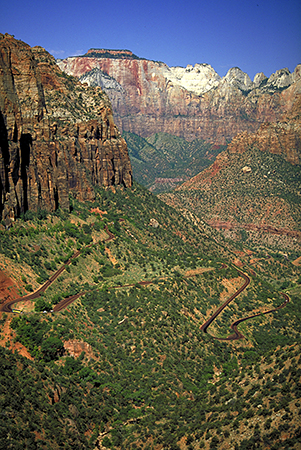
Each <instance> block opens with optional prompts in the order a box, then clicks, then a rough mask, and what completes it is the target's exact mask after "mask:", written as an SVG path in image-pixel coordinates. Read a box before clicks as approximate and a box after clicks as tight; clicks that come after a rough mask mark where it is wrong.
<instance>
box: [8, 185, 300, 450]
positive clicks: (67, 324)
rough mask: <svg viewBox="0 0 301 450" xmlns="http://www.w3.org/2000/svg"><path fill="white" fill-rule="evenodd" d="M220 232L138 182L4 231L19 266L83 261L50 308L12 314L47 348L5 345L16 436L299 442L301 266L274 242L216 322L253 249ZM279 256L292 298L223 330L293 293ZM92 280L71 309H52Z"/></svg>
mask: <svg viewBox="0 0 301 450" xmlns="http://www.w3.org/2000/svg"><path fill="white" fill-rule="evenodd" d="M96 207H97V208H99V211H100V213H98V212H91V209H93V208H96ZM194 219H195V220H194ZM107 228H108V229H109V230H110V232H112V233H113V234H114V235H115V238H114V239H113V240H110V241H108V240H106V239H107V238H108V235H107V233H106V229H107ZM217 235H218V233H217V232H215V231H214V230H211V229H209V228H208V227H206V225H205V224H202V223H201V222H200V221H199V220H197V219H196V218H195V217H194V218H193V216H192V219H191V220H187V219H185V218H184V217H183V216H181V215H180V214H179V213H177V212H176V211H175V210H174V209H172V208H171V207H169V206H167V205H166V204H164V203H162V202H161V201H160V200H159V199H158V198H157V197H156V196H153V195H151V194H150V193H149V192H148V191H147V190H146V189H144V188H142V187H140V186H139V185H137V184H134V187H133V189H131V190H124V189H121V188H120V189H116V190H114V191H113V190H110V189H107V190H105V189H98V190H97V191H96V200H95V202H94V203H86V204H82V203H79V202H78V201H77V200H75V199H72V211H71V213H62V212H58V213H57V214H48V216H47V217H44V218H39V217H38V216H35V215H33V216H32V217H31V218H30V219H28V220H26V221H25V220H18V221H16V223H15V225H14V227H12V228H11V229H10V230H5V231H0V244H1V248H0V252H1V257H2V260H3V261H4V263H3V264H6V267H5V266H4V270H6V271H8V270H11V271H12V270H13V269H14V270H15V273H12V272H11V275H12V276H13V275H14V274H15V275H16V278H17V275H18V274H19V273H22V274H23V276H22V277H21V276H19V278H18V279H19V280H20V283H23V284H24V285H25V284H31V285H32V286H33V287H34V288H36V287H38V286H39V285H38V282H37V278H38V277H41V275H43V273H44V271H45V273H46V275H45V278H47V279H48V278H49V277H50V276H51V275H52V274H53V273H54V271H55V270H57V269H58V268H59V267H61V266H62V264H63V263H65V262H66V261H69V264H68V265H67V266H66V269H65V270H64V271H63V272H62V273H61V274H60V276H59V277H58V278H57V279H56V280H55V281H54V283H53V284H52V285H51V286H50V287H49V288H48V289H47V290H46V292H45V293H44V294H43V296H42V297H40V298H39V299H36V300H35V311H34V310H33V309H32V311H31V312H28V313H23V314H20V315H14V316H13V318H12V315H11V314H6V315H4V314H3V313H1V314H2V317H1V318H0V319H1V322H0V326H1V328H0V330H1V335H0V338H1V339H3V341H2V342H8V345H7V347H9V346H11V347H12V348H13V346H14V345H18V349H19V351H21V350H22V349H24V347H25V348H26V350H27V351H28V352H29V354H30V355H31V356H32V357H33V358H34V360H33V361H31V360H29V359H26V358H24V357H22V356H20V355H18V353H17V352H15V353H12V351H11V350H10V349H9V348H2V347H0V414H1V419H2V420H1V421H0V448H16V449H18V448H20V449H21V448H28V449H50V448H51V449H62V448H63V449H66V450H69V449H95V448H96V447H97V445H98V447H99V448H101V446H100V444H101V445H102V446H103V447H105V448H111V449H112V450H113V449H115V450H117V449H118V450H121V449H129V450H131V449H138V448H140V449H145V450H146V449H148V450H150V449H159V448H161V449H163V448H164V449H181V450H192V449H196V450H197V449H201V448H206V449H213V448H220V449H221V450H223V449H226V448H229V447H232V448H236V449H238V450H243V449H249V448H265V446H266V447H267V446H268V447H270V448H274V449H276V448H280V447H281V446H282V448H284V447H286V448H289V447H290V448H293V449H295V450H296V449H297V445H298V440H299V435H300V426H299V416H298V404H299V398H300V390H299V385H298V381H299V379H300V369H298V367H299V365H300V345H299V342H300V331H301V330H300V326H301V325H300V324H301V308H300V304H299V303H300V302H298V297H299V296H300V292H301V288H300V276H301V274H300V269H299V268H298V267H297V266H293V265H292V264H291V262H290V260H289V259H285V258H277V257H276V256H277V255H276V254H272V255H271V258H264V257H262V255H261V254H260V251H258V254H255V255H253V257H258V258H262V259H261V267H262V271H261V272H259V273H258V274H257V275H256V277H254V278H253V279H252V281H251V284H250V285H249V286H248V288H247V289H246V290H245V291H244V292H243V293H242V294H241V295H240V296H239V297H237V298H236V299H235V300H234V301H233V302H232V303H230V305H229V306H228V307H227V308H226V309H225V310H224V311H223V313H222V314H221V315H220V316H218V318H217V319H216V320H215V321H214V323H213V324H212V325H211V326H210V327H209V330H208V334H204V333H203V332H202V331H201V330H200V327H201V325H202V324H203V323H204V322H205V320H207V319H208V318H209V317H210V315H211V314H212V313H213V312H214V311H215V309H216V308H217V307H218V306H219V305H220V304H221V302H223V301H225V299H226V298H228V297H229V296H230V295H231V294H232V293H233V292H234V291H236V290H237V289H238V287H240V286H241V285H242V283H243V279H242V278H241V277H240V276H239V274H238V272H237V270H236V268H235V266H233V264H232V262H233V260H234V259H235V257H236V252H237V251H238V248H237V247H235V245H234V244H233V243H230V242H228V241H225V242H223V244H221V243H220V242H219V241H218V239H217ZM92 243H93V245H91V244H92ZM77 250H80V253H79V254H78V256H77V257H75V258H73V259H71V260H70V258H71V256H72V255H74V253H75V252H76V251H77ZM12 268H13V269H12ZM249 269H250V266H249V264H248V260H246V263H245V266H244V269H243V270H244V271H245V272H247V273H249ZM203 270H206V271H203ZM275 271H276V274H278V275H280V273H281V274H282V275H281V276H282V277H283V278H284V279H283V281H281V284H282V283H283V282H284V281H285V280H287V281H288V283H289V284H287V285H285V287H286V289H288V290H289V292H290V297H291V301H290V302H289V303H288V305H287V306H286V307H285V308H283V309H281V310H279V311H277V312H275V313H272V314H270V315H261V316H259V317H257V318H255V319H252V320H250V321H247V322H245V323H242V324H241V325H240V326H239V329H240V331H241V332H242V333H243V334H244V335H245V337H246V339H245V340H241V341H232V342H231V341H219V340H217V339H212V337H211V336H210V335H214V336H219V337H227V336H229V334H231V330H230V324H231V323H232V322H233V321H234V320H236V319H238V318H241V317H246V316H248V315H252V314H253V313H254V311H255V312H258V311H259V312H260V311H261V312H263V311H266V310H269V309H272V308H274V307H277V306H279V305H280V304H281V303H282V302H283V298H282V296H281V295H280V293H279V286H280V285H279V283H278V278H277V276H278V275H275ZM193 274H194V275H193ZM191 275H193V276H191ZM147 280H152V283H151V284H149V285H145V286H143V285H141V284H139V282H141V281H147ZM39 281H40V280H39ZM125 285H128V286H127V287H124V286H125ZM77 292H85V295H82V296H81V297H79V298H78V299H77V300H76V301H74V302H73V303H72V304H70V305H69V306H68V307H67V308H66V309H64V310H63V311H62V312H60V313H55V312H49V313H43V311H45V310H46V311H47V309H49V308H51V307H53V305H55V304H57V303H58V302H59V301H60V300H61V299H62V298H64V297H68V296H69V295H72V294H74V293H77ZM9 321H10V329H11V330H12V332H13V334H12V335H11V336H10V335H5V334H4V329H5V327H6V325H7V324H8V323H9ZM9 339H10V341H9ZM4 345H5V344H4ZM22 346H24V347H22ZM72 355H75V356H72ZM299 406H300V405H299ZM97 440H98V442H99V444H97ZM279 446H280V447H279Z"/></svg>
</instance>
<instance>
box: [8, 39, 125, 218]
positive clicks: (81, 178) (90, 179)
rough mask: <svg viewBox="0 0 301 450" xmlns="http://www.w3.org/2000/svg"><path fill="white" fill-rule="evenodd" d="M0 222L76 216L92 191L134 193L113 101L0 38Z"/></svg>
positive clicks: (35, 51) (41, 54) (34, 52)
mask: <svg viewBox="0 0 301 450" xmlns="http://www.w3.org/2000/svg"><path fill="white" fill-rule="evenodd" d="M0 75H1V76H0V147H1V152H0V218H1V216H2V219H3V220H4V221H5V222H7V223H9V222H11V221H12V220H14V219H15V217H17V216H19V215H20V214H21V213H25V212H26V211H27V210H34V211H37V210H48V211H54V210H56V209H57V208H58V207H62V208H64V209H69V196H70V195H71V196H74V197H76V198H78V199H79V200H92V199H93V198H94V191H93V186H96V185H101V186H110V185H119V184H122V185H125V186H131V183H132V174H131V164H130V160H129V157H128V151H127V146H126V142H125V140H124V139H122V138H121V135H120V133H119V131H118V129H117V127H116V126H115V123H114V120H113V114H112V109H111V105H110V102H109V99H108V97H107V95H106V94H105V93H104V92H103V91H102V90H101V89H100V88H98V89H96V90H95V89H91V88H89V87H87V86H83V85H82V84H81V83H79V82H78V81H77V80H76V79H75V78H73V77H69V76H67V75H66V74H64V73H63V72H61V71H60V69H59V68H58V66H57V64H56V62H55V59H54V58H53V57H52V56H51V55H50V54H49V53H47V52H46V51H45V50H44V49H43V48H41V47H34V48H30V46H29V45H27V44H25V43H24V42H22V41H17V40H16V39H14V37H12V36H10V35H8V34H5V35H3V34H1V35H0Z"/></svg>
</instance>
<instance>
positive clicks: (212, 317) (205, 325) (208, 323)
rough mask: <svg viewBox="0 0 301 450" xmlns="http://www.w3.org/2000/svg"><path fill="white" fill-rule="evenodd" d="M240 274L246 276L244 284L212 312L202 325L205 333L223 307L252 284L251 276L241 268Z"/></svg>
mask: <svg viewBox="0 0 301 450" xmlns="http://www.w3.org/2000/svg"><path fill="white" fill-rule="evenodd" d="M238 273H239V275H240V276H241V277H242V278H244V280H245V281H244V284H243V285H242V286H241V287H240V288H239V289H238V290H237V291H236V292H234V294H232V295H231V297H229V298H228V299H227V300H226V301H225V302H224V303H223V304H222V305H221V306H220V307H219V308H218V309H217V310H216V311H215V313H214V314H212V316H211V317H210V318H209V319H208V320H207V321H206V322H205V323H204V324H203V325H202V326H201V330H202V331H204V333H207V328H208V327H209V325H210V324H211V323H212V322H213V321H214V319H216V317H217V316H218V315H219V314H220V313H221V312H222V311H223V309H225V308H226V306H228V305H229V303H230V302H232V300H233V299H234V298H235V297H237V296H238V295H239V294H240V293H241V292H242V291H243V290H245V289H246V287H247V286H248V285H249V284H250V281H251V280H250V278H249V277H248V276H247V275H246V274H244V273H243V272H241V271H240V270H238Z"/></svg>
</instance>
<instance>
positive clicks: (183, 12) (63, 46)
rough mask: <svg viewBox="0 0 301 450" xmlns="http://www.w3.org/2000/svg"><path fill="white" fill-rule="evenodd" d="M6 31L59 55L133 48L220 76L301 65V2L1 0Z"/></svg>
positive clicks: (147, 55) (172, 63) (149, 56)
mask: <svg viewBox="0 0 301 450" xmlns="http://www.w3.org/2000/svg"><path fill="white" fill-rule="evenodd" d="M0 32H1V33H9V34H13V35H15V37H16V38H17V39H21V40H22V41H24V42H26V43H28V44H29V45H31V46H35V45H41V46H42V47H44V48H46V50H48V51H49V52H50V53H51V54H53V55H54V56H55V57H56V58H64V57H67V56H72V55H76V54H83V53H85V52H86V51H87V50H88V49H89V48H91V47H93V48H111V49H129V50H132V51H133V53H135V54H137V55H138V56H141V57H145V58H147V59H153V60H158V61H164V62H165V63H166V64H168V65H169V66H183V67H185V66H186V65H187V64H192V65H194V64H195V63H208V64H211V65H212V67H213V68H214V69H215V70H216V71H217V72H218V73H219V75H221V76H224V75H225V74H226V72H227V71H228V70H229V69H230V68H231V67H234V66H238V67H240V68H241V69H242V70H243V71H244V72H247V73H248V74H249V75H250V77H251V78H252V79H253V77H254V75H255V74H256V73H257V72H264V73H265V75H267V76H269V75H270V74H271V73H273V72H275V71H276V70H278V69H281V68H283V67H288V68H289V70H290V71H293V70H294V68H295V67H296V65H297V64H298V63H301V2H300V0H286V1H279V0H254V1H253V0H241V1H237V0H223V1H222V0H216V1H214V0H211V1H202V0H186V1H183V0H161V1H159V0H152V1H150V0H148V1H145V0H140V1H137V0H131V1H127V0H110V1H109V0H106V1H102V0H100V1H97V0H90V1H88V2H84V1H78V0H72V1H71V0H60V1H59V0H52V1H51V2H50V1H42V0H34V1H30V0H28V1H24V0H9V1H6V2H5V6H4V1H3V0H1V3H0Z"/></svg>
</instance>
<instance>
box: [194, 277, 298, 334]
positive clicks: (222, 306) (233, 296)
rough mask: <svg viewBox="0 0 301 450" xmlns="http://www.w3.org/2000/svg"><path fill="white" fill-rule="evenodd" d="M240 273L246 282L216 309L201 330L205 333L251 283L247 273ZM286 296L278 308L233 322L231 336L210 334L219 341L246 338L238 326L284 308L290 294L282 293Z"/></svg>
mask: <svg viewBox="0 0 301 450" xmlns="http://www.w3.org/2000/svg"><path fill="white" fill-rule="evenodd" d="M238 273H239V275H240V276H242V277H243V278H244V280H245V281H244V284H243V285H242V286H241V287H240V288H239V289H238V290H237V291H236V292H235V293H234V294H233V295H231V297H230V298H228V299H227V300H226V301H225V302H224V303H223V304H222V305H221V306H220V307H219V308H218V309H217V310H216V311H215V313H214V314H212V316H211V317H210V318H209V319H208V320H207V321H206V322H205V323H204V324H203V325H202V326H201V330H202V331H204V333H207V329H208V327H209V325H210V324H211V323H212V322H213V321H214V320H215V319H216V317H217V316H218V315H219V314H220V313H221V312H222V311H223V309H224V308H226V306H228V305H229V303H230V302H231V301H232V300H233V299H234V298H235V297H237V296H238V295H239V294H240V293H241V292H242V291H243V290H244V289H246V287H247V286H248V285H249V284H250V281H251V280H250V278H249V277H248V275H246V274H245V273H243V272H241V271H240V270H238ZM280 294H281V295H282V296H283V297H284V298H285V301H284V302H283V303H282V304H281V305H280V306H278V307H277V308H274V309H270V310H268V311H265V312H263V313H258V314H253V315H252V316H248V317H243V318H242V319H238V320H236V321H235V322H233V323H232V324H231V326H230V328H231V330H233V331H234V333H233V334H231V335H230V336H228V337H226V338H219V337H217V336H212V335H210V336H211V337H212V338H213V339H217V340H219V341H235V340H237V339H245V336H244V335H243V334H242V333H241V332H240V331H238V329H237V327H238V325H239V324H240V323H241V322H245V321H246V320H249V319H253V318H254V317H258V316H261V315H264V314H270V313H272V312H274V311H278V309H281V308H284V307H285V306H286V305H287V304H288V302H289V301H290V299H289V296H288V295H287V294H285V293H284V292H281V293H280Z"/></svg>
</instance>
